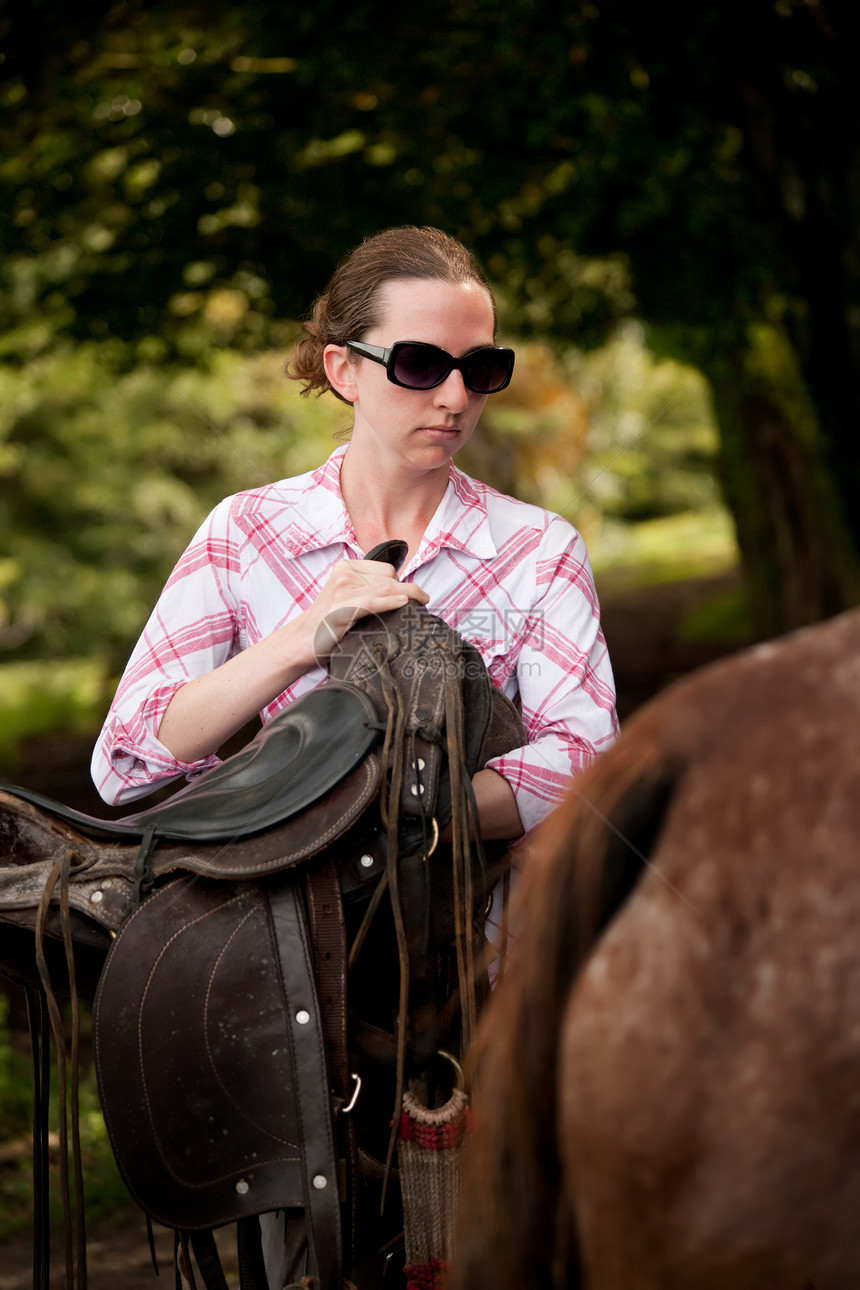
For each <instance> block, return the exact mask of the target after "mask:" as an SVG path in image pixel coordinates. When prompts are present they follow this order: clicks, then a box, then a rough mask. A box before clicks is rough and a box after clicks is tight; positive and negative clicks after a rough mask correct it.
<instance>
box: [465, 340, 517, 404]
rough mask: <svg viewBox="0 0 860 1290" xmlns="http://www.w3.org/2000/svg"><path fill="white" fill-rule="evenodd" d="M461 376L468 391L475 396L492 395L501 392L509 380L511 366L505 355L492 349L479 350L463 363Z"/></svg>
mask: <svg viewBox="0 0 860 1290" xmlns="http://www.w3.org/2000/svg"><path fill="white" fill-rule="evenodd" d="M463 368H464V371H463V376H464V379H465V381H466V384H467V385H468V387H469V389H470V390H474V391H475V393H476V394H492V393H493V391H494V390H501V389H502V388H503V387H504V386H505V385H506V384H507V382H508V380H509V379H510V375H511V364H510V360H509V358H508V356H507V355H506V354H499V353H498V352H497V351H496V350H493V349H480V350H478V351H477V352H476V353H474V354H470V355H469V357H468V358H467V359H465V360H464V362H463Z"/></svg>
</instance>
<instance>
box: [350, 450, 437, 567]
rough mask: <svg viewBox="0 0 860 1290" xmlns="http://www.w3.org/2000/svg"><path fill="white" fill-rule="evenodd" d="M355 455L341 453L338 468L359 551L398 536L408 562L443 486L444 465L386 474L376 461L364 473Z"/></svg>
mask: <svg viewBox="0 0 860 1290" xmlns="http://www.w3.org/2000/svg"><path fill="white" fill-rule="evenodd" d="M359 456H360V454H358V453H355V452H353V450H352V447H350V448H349V449H347V452H346V455H345V456H344V458H343V460H342V461H341V466H340V490H341V495H342V497H343V501H344V505H345V506H346V509H347V512H348V514H349V518H350V519H351V521H352V526H353V528H354V529H355V535H356V538H357V539H358V543H359V545H360V546H361V547H362V549H363V550H365V551H369V550H370V549H371V547H374V546H376V545H377V543H379V542H384V541H386V540H388V539H389V538H401V539H402V540H403V541H405V542H407V543H408V544H409V556H408V557H407V558H408V559H411V557H412V556H413V555H414V554H415V552H416V551H417V549H418V546H419V545H420V542H421V538H422V537H423V535H424V530H425V529H426V528H427V525H428V524H429V523H430V521H431V519H432V518H433V516H434V515H435V514H436V511H437V509H438V507H439V503H440V502H441V501H442V498H443V497H444V495H445V490H446V488H447V487H448V477H449V474H450V463H449V462H446V463H445V464H444V465H443V466H439V467H437V468H436V469H434V470H431V471H423V472H411V471H409V472H407V471H388V472H386V470H385V469H384V468H382V467H380V466H379V464H378V463H376V464H375V465H374V467H373V468H371V469H367V470H366V469H365V468H364V464H363V463H362V462H361V461H360V460H359Z"/></svg>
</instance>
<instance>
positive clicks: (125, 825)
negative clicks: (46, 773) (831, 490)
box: [0, 605, 525, 1290]
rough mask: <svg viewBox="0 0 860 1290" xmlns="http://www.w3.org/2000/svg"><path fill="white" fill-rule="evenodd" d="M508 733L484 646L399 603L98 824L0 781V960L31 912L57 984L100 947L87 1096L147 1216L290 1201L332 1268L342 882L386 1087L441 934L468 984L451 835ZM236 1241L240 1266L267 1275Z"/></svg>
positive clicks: (462, 846) (204, 1213)
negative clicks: (445, 839)
mask: <svg viewBox="0 0 860 1290" xmlns="http://www.w3.org/2000/svg"><path fill="white" fill-rule="evenodd" d="M524 742H525V735H524V732H523V729H522V725H521V722H520V719H519V716H518V714H517V712H516V710H515V708H514V707H513V705H512V704H510V703H509V701H508V700H507V699H505V698H504V696H503V695H502V694H501V693H500V692H499V691H498V690H497V689H496V688H495V687H494V686H493V685H492V683H491V682H490V681H489V678H488V676H487V673H486V670H485V668H484V666H483V663H482V661H481V659H480V655H479V654H478V653H477V651H476V650H474V648H473V647H472V646H471V645H469V644H468V643H467V642H465V641H463V639H462V638H461V637H460V636H459V635H458V634H457V633H456V632H454V631H452V629H450V628H449V627H448V626H447V625H446V624H445V623H443V622H442V621H441V620H440V619H438V618H435V617H434V616H433V615H431V614H428V613H427V612H426V611H425V610H422V609H419V608H417V607H415V606H412V605H410V606H407V607H406V609H404V610H398V611H395V612H394V613H393V614H389V615H386V616H385V617H384V618H375V619H367V620H361V621H360V622H359V623H358V624H357V625H356V627H355V628H354V629H353V630H352V631H351V632H349V633H348V634H347V635H346V636H345V637H344V638H343V640H342V641H341V642H340V644H339V646H338V647H337V648H336V650H335V651H334V653H333V655H332V658H331V663H330V679H329V681H328V682H327V683H326V684H325V685H324V686H322V687H320V689H319V690H316V691H314V692H313V693H311V694H309V695H307V696H305V697H304V698H303V699H301V700H299V701H297V702H296V703H294V704H293V705H291V707H289V708H287V709H286V710H285V711H284V712H283V713H281V714H280V715H279V716H278V717H276V718H275V719H274V720H273V721H271V722H270V723H269V724H268V725H267V726H266V727H265V728H264V729H263V730H262V731H261V732H260V734H259V735H258V736H257V738H256V739H255V740H253V741H252V743H251V744H250V745H249V746H248V747H247V748H246V749H243V750H242V751H241V752H240V753H238V754H236V755H235V756H234V757H232V758H230V759H228V760H227V761H225V762H224V763H223V764H222V765H221V766H219V767H217V768H215V769H214V770H212V771H210V772H208V773H207V774H205V775H203V776H201V777H200V778H199V780H197V781H195V782H194V783H192V784H191V785H189V786H188V787H187V788H185V789H183V790H181V791H180V792H178V793H176V794H174V796H173V797H171V798H169V799H168V800H167V801H166V802H164V803H162V804H161V805H159V806H156V807H153V808H150V809H148V810H144V811H140V812H137V813H135V814H133V815H130V816H127V817H125V818H124V819H122V820H120V821H114V822H106V821H101V820H97V819H93V818H92V817H88V816H83V815H81V814H80V813H77V812H73V811H69V810H67V809H66V808H64V807H62V806H61V805H59V804H57V803H53V802H50V801H49V800H47V799H45V798H42V797H39V796H38V795H35V794H30V793H25V792H22V791H21V790H10V791H9V792H4V793H0V845H2V847H3V864H2V868H0V920H2V921H3V922H4V923H6V924H7V925H8V926H9V927H10V928H15V929H17V932H18V938H17V939H14V940H13V942H10V943H9V949H8V951H7V954H6V955H4V962H3V963H2V964H0V970H4V971H5V972H6V974H7V975H9V976H11V977H12V978H13V979H16V980H21V981H26V980H27V977H28V965H27V964H25V963H23V962H22V959H23V957H24V953H23V948H22V947H23V941H22V939H21V938H22V937H26V934H27V932H28V931H32V929H33V926H34V923H35V930H36V933H37V935H36V938H35V940H36V944H37V959H39V960H40V961H39V965H38V967H39V984H40V985H41V987H42V988H43V989H44V990H45V991H46V993H48V994H50V993H51V992H52V991H53V990H54V988H55V982H56V981H57V980H58V979H59V977H60V976H61V970H60V964H61V963H62V962H63V961H64V962H65V967H66V972H67V973H68V976H69V978H70V984H71V987H72V990H73V991H74V988H75V980H76V977H79V976H80V975H81V968H82V964H84V965H86V963H87V962H90V963H94V964H95V967H94V968H93V970H92V972H91V976H92V977H93V978H94V977H96V976H98V977H99V984H98V993H97V998H96V1005H95V1013H94V1025H95V1039H96V1059H97V1071H98V1077H99V1086H100V1094H101V1099H102V1105H103V1109H104V1113H105V1119H106V1123H107V1125H108V1129H109V1133H110V1137H111V1142H112V1145H113V1147H114V1152H115V1155H116V1157H117V1160H118V1163H119V1165H120V1168H121V1170H122V1172H123V1175H124V1177H125V1179H126V1182H127V1184H128V1186H129V1189H130V1191H131V1192H132V1194H133V1195H134V1196H135V1198H136V1199H137V1200H138V1202H139V1203H140V1204H141V1206H142V1207H143V1208H144V1210H145V1211H146V1212H147V1213H148V1214H150V1215H151V1216H152V1217H154V1218H155V1219H156V1220H157V1221H159V1222H163V1223H165V1224H166V1225H168V1226H170V1227H173V1228H175V1229H177V1230H181V1231H190V1232H198V1233H199V1232H202V1231H204V1230H207V1229H211V1228H213V1227H217V1226H220V1225H222V1224H224V1223H227V1222H234V1221H237V1222H240V1223H241V1222H243V1221H245V1220H248V1219H249V1218H251V1216H253V1215H258V1214H261V1213H265V1212H269V1211H272V1210H279V1209H284V1210H288V1211H302V1212H303V1213H304V1214H305V1217H306V1228H307V1242H308V1251H309V1269H310V1273H311V1275H312V1276H314V1277H315V1278H316V1282H315V1284H316V1286H317V1287H318V1290H340V1284H341V1276H342V1267H343V1262H344V1254H343V1251H342V1249H341V1232H342V1227H343V1224H342V1222H341V1219H342V1213H343V1211H342V1203H343V1195H342V1192H343V1173H344V1163H346V1165H349V1164H350V1163H351V1164H352V1166H353V1169H354V1168H355V1160H356V1158H357V1152H358V1148H357V1147H356V1144H355V1141H354V1139H352V1138H351V1135H350V1132H349V1131H345V1130H344V1118H345V1117H344V1115H343V1112H344V1111H345V1109H346V1107H347V1105H348V1103H349V1102H350V1100H351V1097H352V1093H353V1091H354V1087H353V1082H354V1077H355V1074H356V1072H355V1071H354V1070H353V1065H354V1062H355V1061H356V1060H359V1061H360V1056H359V1057H358V1058H356V1044H355V1043H353V1042H352V1039H351V1038H350V1039H349V1040H348V1038H347V1036H346V1033H345V1032H346V1011H347V1003H346V998H345V982H346V974H347V968H346V954H347V945H346V928H345V924H344V919H343V917H342V913H341V912H340V902H341V899H342V897H343V895H344V893H345V896H346V899H347V900H348V901H349V902H351V907H352V908H353V909H355V910H358V911H359V912H360V914H361V915H362V916H361V921H360V927H359V930H358V934H357V935H354V936H353V938H352V939H353V943H352V953H353V957H356V956H357V955H358V954H359V953H363V954H365V955H366V954H367V953H369V952H370V951H369V950H368V949H367V948H364V949H363V948H362V947H363V946H365V947H366V946H368V945H371V944H372V941H373V936H372V934H371V933H369V932H368V928H369V927H371V924H372V922H373V917H374V914H375V911H376V910H377V909H378V908H379V906H380V903H381V900H382V897H383V896H384V894H385V893H387V894H388V897H389V901H390V905H391V909H392V911H393V912H394V917H393V919H391V920H390V922H391V925H392V926H393V932H392V936H393V940H394V943H395V944H394V958H395V959H396V960H397V962H398V963H399V968H400V975H401V983H400V986H399V987H396V988H394V989H393V995H394V996H395V998H396V1000H397V1006H398V1007H399V1010H400V1016H399V1018H398V1017H397V1015H396V1014H395V1015H394V1016H393V1017H392V1022H391V1026H390V1031H391V1034H390V1036H389V1040H390V1042H389V1045H388V1047H389V1051H390V1054H391V1055H394V1063H393V1064H394V1069H395V1072H396V1073H395V1074H394V1076H393V1083H394V1088H395V1105H397V1101H398V1099H399V1098H400V1096H401V1094H402V1090H403V1082H404V1079H405V1077H406V1071H407V1067H408V1065H409V1062H410V1060H411V1054H413V1053H414V1054H417V1060H418V1064H419V1065H420V1063H421V1062H422V1061H425V1062H426V1060H427V1059H428V1057H429V1055H430V1054H431V1052H432V1050H434V1048H435V1045H436V1041H437V1030H436V1027H435V1020H434V1017H432V1016H431V1019H430V1022H429V1024H428V1020H427V1019H428V1015H429V1014H431V1013H433V1008H432V1007H431V1005H430V1003H429V1002H428V1000H429V999H430V996H431V995H436V994H438V989H437V985H438V983H436V982H435V981H434V980H433V973H434V966H435V963H436V959H437V956H438V951H439V946H440V938H441V940H442V941H443V942H449V941H450V942H456V949H457V962H458V977H459V989H460V991H461V993H462V994H463V995H464V998H465V996H466V995H467V994H468V992H469V991H470V990H471V991H472V994H473V995H474V987H475V964H474V956H475V936H476V928H479V927H480V911H481V909H482V907H483V902H484V898H485V891H484V885H483V882H482V876H481V861H480V857H479V855H478V854H477V852H476V849H475V848H474V847H471V846H470V845H469V843H468V840H467V834H468V830H469V814H470V806H469V800H468V799H469V783H470V779H471V775H472V774H474V772H475V771H476V770H477V769H479V768H480V767H481V766H483V765H484V764H485V763H486V761H487V760H489V759H490V758H491V757H493V756H496V755H498V754H500V753H502V752H505V751H508V750H509V749H511V748H514V747H517V746H520V745H521V744H522V743H524ZM449 823H452V828H453V834H454V845H453V847H452V848H448V849H447V850H446V849H445V848H441V847H439V845H438V839H439V834H440V832H441V831H442V830H444V828H445V827H446V825H448V824H449ZM443 855H444V856H447V861H446V867H445V870H444V872H442V871H441V870H440V865H441V864H442V857H443ZM297 866H301V867H300V868H297ZM428 875H430V876H428ZM428 902H435V903H438V904H440V905H441V907H442V908H441V910H436V911H434V910H430V909H429V908H428V907H427V903H428ZM476 919H477V922H476ZM356 922H358V916H357V915H355V914H353V924H355V923H356ZM440 929H441V930H440ZM60 941H62V944H63V949H62V950H61V951H60V952H59V953H57V952H56V948H57V947H58V943H59V942H60ZM108 947H109V952H108V953H107V957H106V961H105V962H104V966H103V968H100V966H99V955H100V953H101V954H103V953H104V951H105V950H106V949H108ZM50 950H55V952H54V953H53V954H51V953H50ZM87 955H90V960H87ZM428 965H432V966H428ZM365 976H366V977H369V978H370V979H372V978H373V974H372V973H370V974H367V973H366V974H365ZM404 979H405V985H404ZM373 988H374V990H375V992H376V993H377V994H378V993H379V983H378V982H377V983H376V985H375V986H374V987H373ZM376 1002H377V1001H376V1000H374V1009H375V1005H376ZM357 1009H358V1012H359V1014H360V1011H361V1002H360V1000H359V1002H358V1004H357ZM351 1011H353V1012H355V1011H356V1005H354V1004H353V1006H352V1008H351ZM464 1015H465V1013H464ZM416 1017H418V1021H417V1022H416V1021H415V1018H416ZM378 1020H379V1017H378V1010H373V1018H372V1022H373V1024H372V1025H370V1026H369V1027H368V1030H369V1031H371V1032H372V1033H373V1034H374V1035H376V1036H378V1034H379V1029H380V1028H379V1026H378V1025H377V1024H376V1023H377V1022H378ZM54 1029H55V1040H58V1041H59V1042H60V1043H62V1037H61V1034H59V1033H58V1027H57V1026H56V1025H55V1027H54ZM468 1033H469V1025H468V1024H465V1025H464V1030H463V1035H464V1037H465V1038H464V1042H467V1040H468ZM377 1046H378V1044H377ZM382 1047H383V1048H384V1047H385V1044H384V1043H383V1045H382ZM389 1155H390V1150H389ZM389 1163H390V1161H389ZM195 1250H196V1252H197V1255H198V1263H201V1268H202V1270H203V1272H204V1278H205V1279H206V1284H207V1286H209V1285H210V1284H211V1285H212V1286H218V1285H220V1284H221V1282H219V1280H218V1274H217V1273H216V1272H212V1273H211V1279H210V1278H209V1276H208V1275H207V1273H206V1270H205V1268H203V1267H202V1264H203V1262H205V1259H204V1255H205V1248H204V1245H203V1244H202V1242H201V1243H199V1244H198V1245H197V1246H195ZM79 1257H81V1256H80V1252H79ZM250 1262H251V1263H253V1264H254V1266H255V1268H256V1272H255V1273H254V1274H253V1275H252V1274H250V1273H249V1275H248V1277H247V1278H246V1279H245V1280H244V1281H243V1286H244V1285H247V1286H249V1287H251V1286H256V1285H258V1284H259V1285H261V1286H262V1285H265V1280H264V1279H263V1278H262V1274H261V1273H260V1270H259V1269H260V1260H259V1257H257V1255H256V1254H255V1255H254V1257H253V1258H251V1259H250ZM254 1277H256V1280H255V1279H254ZM34 1284H35V1274H34ZM45 1284H47V1283H45Z"/></svg>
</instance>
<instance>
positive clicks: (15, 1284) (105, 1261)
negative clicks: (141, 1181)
mask: <svg viewBox="0 0 860 1290" xmlns="http://www.w3.org/2000/svg"><path fill="white" fill-rule="evenodd" d="M153 1234H154V1238H155V1250H156V1257H157V1259H158V1266H159V1274H158V1276H156V1274H155V1270H154V1268H153V1265H152V1259H151V1256H150V1252H149V1241H148V1238H147V1234H146V1220H145V1219H144V1217H143V1214H142V1213H141V1212H140V1211H139V1210H136V1209H134V1208H132V1209H130V1210H129V1211H128V1212H127V1213H125V1214H122V1215H119V1216H118V1218H117V1219H115V1220H114V1221H113V1222H111V1223H103V1224H101V1225H99V1226H98V1227H94V1228H91V1229H90V1231H89V1232H88V1234H87V1287H88V1290H159V1288H160V1287H164V1290H167V1288H168V1287H172V1286H173V1234H172V1232H169V1231H167V1230H166V1229H165V1228H163V1227H162V1228H155V1229H154V1233H153ZM216 1240H217V1242H218V1248H219V1253H220V1254H221V1262H222V1264H223V1266H224V1273H225V1276H226V1278H227V1284H228V1286H229V1287H230V1290H234V1287H238V1285H239V1277H238V1273H237V1270H236V1260H235V1247H234V1243H233V1240H232V1233H231V1232H230V1231H229V1230H226V1229H225V1231H224V1232H222V1233H218V1234H216ZM32 1267H33V1260H32V1250H31V1242H30V1237H29V1236H23V1237H16V1238H15V1239H14V1240H11V1241H8V1242H6V1243H5V1244H4V1245H3V1246H2V1248H0V1290H32V1284H33V1273H32ZM51 1290H67V1285H66V1279H65V1255H64V1251H63V1244H62V1235H61V1234H57V1233H55V1236H54V1246H53V1249H52V1252H51Z"/></svg>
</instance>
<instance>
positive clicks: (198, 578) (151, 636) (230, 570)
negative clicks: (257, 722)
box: [91, 499, 242, 805]
mask: <svg viewBox="0 0 860 1290" xmlns="http://www.w3.org/2000/svg"><path fill="white" fill-rule="evenodd" d="M231 527H232V521H231V515H230V505H229V499H227V500H226V501H225V502H223V503H221V505H220V506H218V507H216V508H215V510H214V511H213V512H212V514H211V515H210V516H209V518H208V519H207V520H206V522H205V523H204V524H203V525H202V526H201V528H200V529H199V530H198V532H197V534H196V535H195V537H194V538H193V539H192V541H191V543H190V545H189V546H188V548H187V550H186V551H185V553H184V554H183V556H182V557H181V559H180V560H179V563H178V564H177V565H176V568H175V569H174V571H173V573H172V574H171V576H170V578H169V580H168V582H167V584H166V586H165V588H164V591H163V592H162V594H161V596H160V598H159V601H158V604H157V605H156V606H155V609H154V610H153V612H152V615H151V617H150V619H149V622H148V623H147V625H146V627H145V629H144V631H143V634H142V636H141V638H140V640H139V641H138V643H137V646H136V647H135V650H134V653H133V654H132V656H131V658H130V659H129V661H128V665H127V667H126V669H125V672H124V674H123V677H122V680H121V681H120V684H119V687H118V689H117V692H116V696H115V698H114V701H113V703H112V704H111V707H110V711H109V712H108V715H107V719H106V721H105V723H104V726H103V727H102V731H101V734H100V736H99V738H98V741H97V743H96V746H95V749H94V751H93V757H92V764H91V772H92V777H93V782H94V783H95V786H96V788H97V789H98V791H99V793H100V795H101V796H102V798H104V800H105V801H106V802H109V803H111V804H112V805H115V804H117V803H120V802H124V801H133V800H134V799H135V798H138V797H142V796H143V795H144V794H146V793H149V792H152V790H153V789H154V788H156V787H157V786H158V785H159V784H161V783H164V782H166V781H169V780H171V779H175V778H177V777H178V776H181V775H186V776H193V775H196V774H198V773H200V772H201V771H204V770H208V769H209V767H210V766H213V765H216V764H217V762H218V758H217V757H216V756H214V755H213V756H209V757H206V758H203V759H202V760H200V761H198V762H182V761H178V760H177V759H176V758H175V757H174V756H173V755H172V753H171V752H170V751H169V750H168V749H167V748H165V746H164V744H162V743H161V742H160V741H159V739H158V729H159V726H160V725H161V720H162V717H163V716H164V713H165V712H166V710H167V706H168V704H169V703H170V700H171V699H172V698H173V696H174V694H175V693H176V691H177V690H179V689H181V687H182V686H183V685H185V683H186V682H187V681H189V680H191V679H193V678H194V677H197V676H202V675H204V674H206V673H207V672H211V671H212V670H213V669H214V668H216V667H219V666H220V665H221V664H222V663H224V662H226V661H227V659H229V658H231V657H232V656H233V655H234V654H235V653H237V652H238V650H239V649H240V648H241V643H240V636H241V630H242V624H241V623H240V621H239V617H238V614H239V609H238V606H239V605H240V603H241V601H240V597H239V595H238V581H239V576H240V569H239V560H238V556H237V555H236V549H237V548H236V543H235V542H234V541H233V535H232V532H231Z"/></svg>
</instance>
